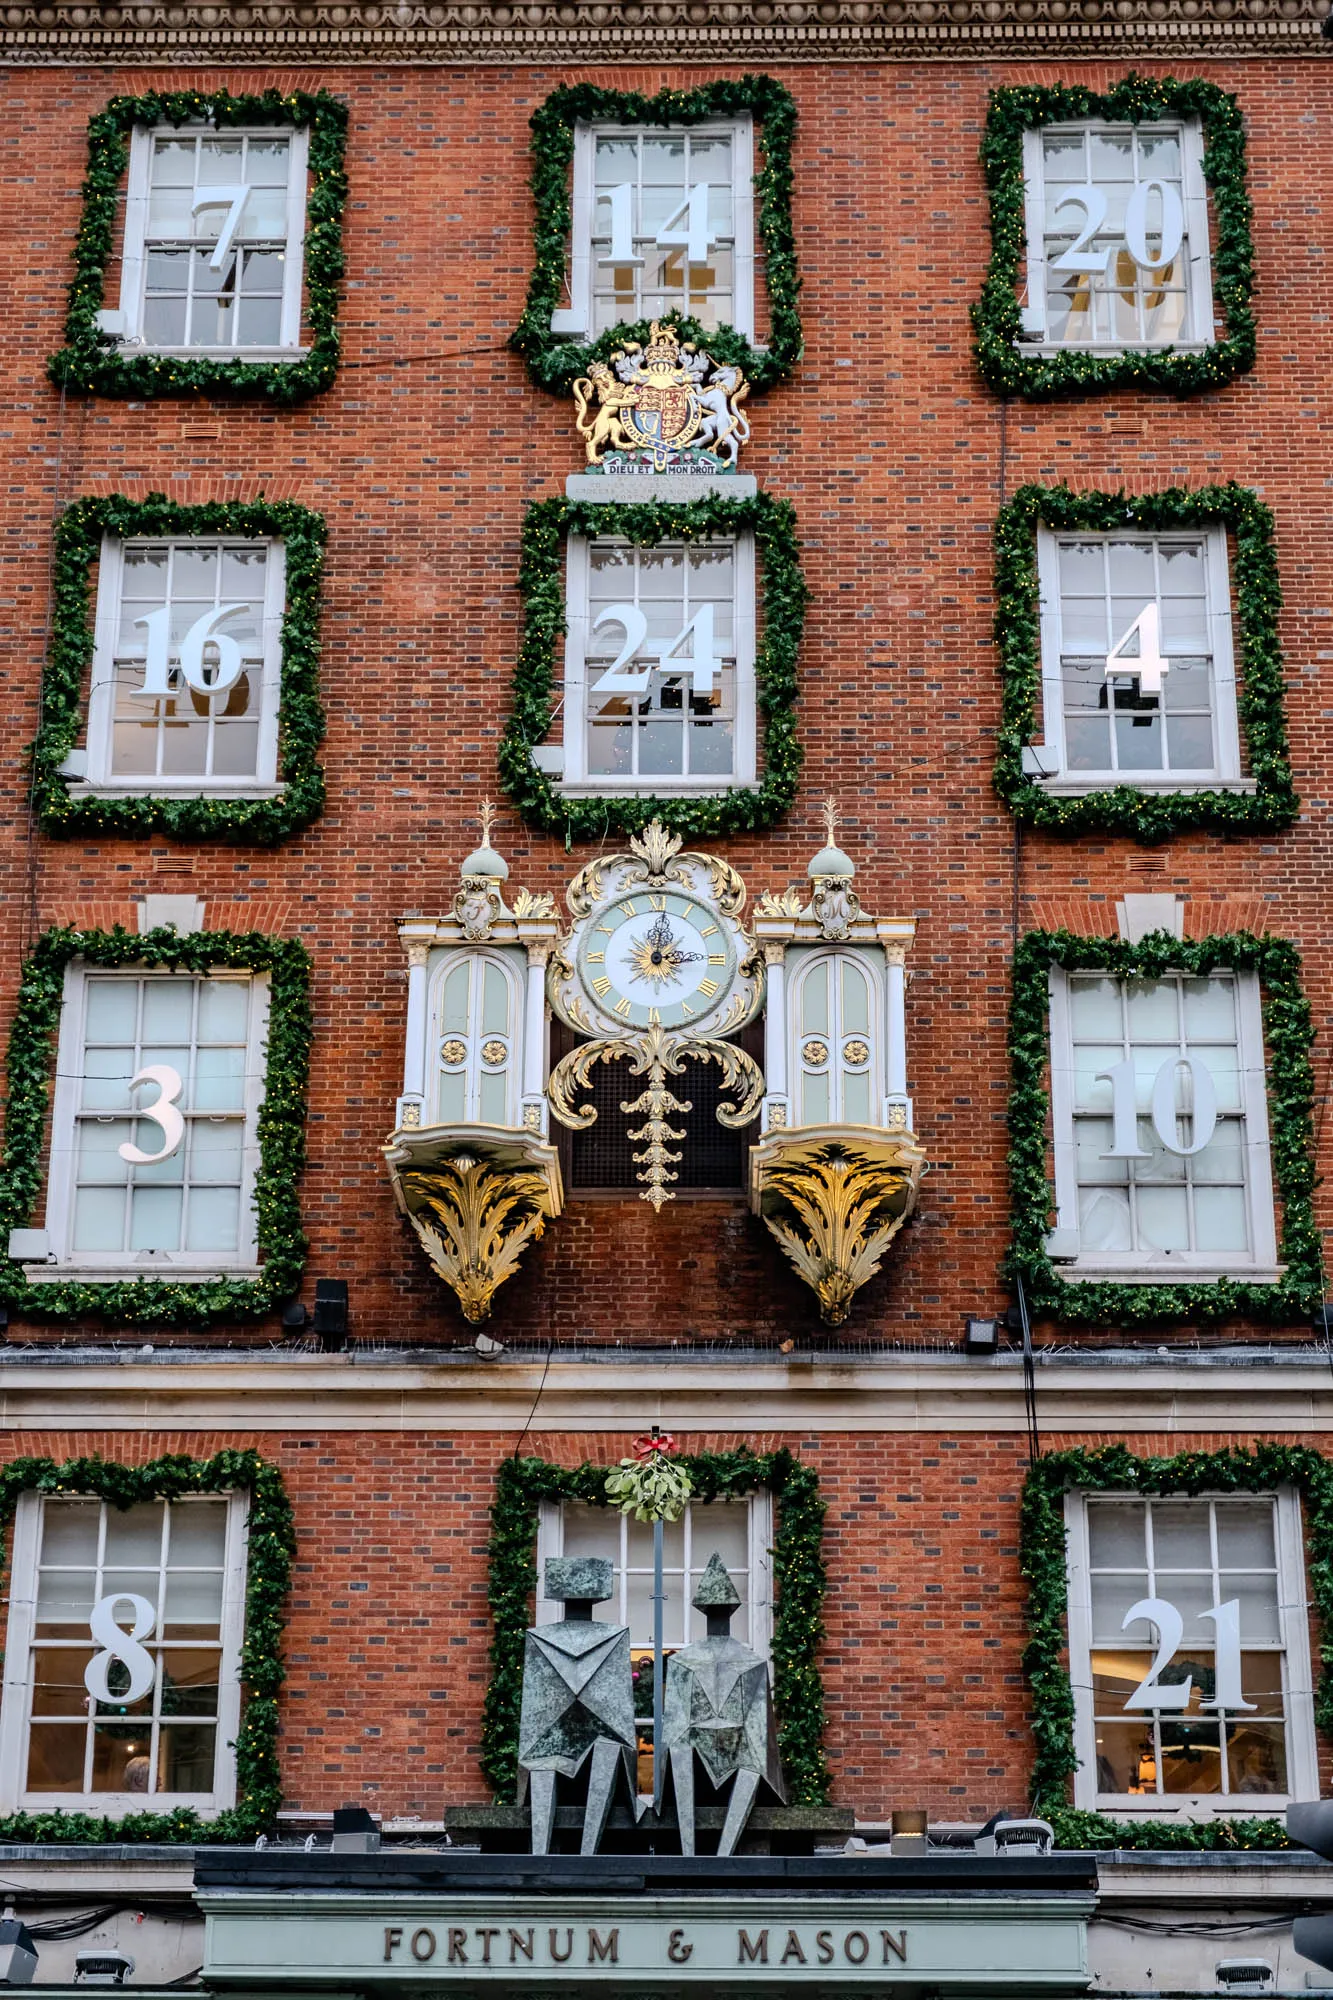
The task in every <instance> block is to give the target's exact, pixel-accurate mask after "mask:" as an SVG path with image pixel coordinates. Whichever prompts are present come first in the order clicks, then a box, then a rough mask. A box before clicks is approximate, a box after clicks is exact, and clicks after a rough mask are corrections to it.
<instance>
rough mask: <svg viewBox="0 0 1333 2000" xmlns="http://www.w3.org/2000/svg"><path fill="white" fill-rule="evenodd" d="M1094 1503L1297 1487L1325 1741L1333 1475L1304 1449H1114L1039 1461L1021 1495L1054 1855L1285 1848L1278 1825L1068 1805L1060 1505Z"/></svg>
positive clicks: (1041, 1757) (1065, 1589)
mask: <svg viewBox="0 0 1333 2000" xmlns="http://www.w3.org/2000/svg"><path fill="white" fill-rule="evenodd" d="M1071 1486H1078V1487H1086V1488H1088V1489H1089V1490H1091V1491H1095V1492H1107V1491H1112V1492H1129V1493H1152V1494H1169V1493H1190V1494H1198V1493H1265V1492H1271V1491H1272V1490H1273V1489H1274V1488H1275V1487H1278V1486H1295V1487H1297V1488H1298V1489H1299V1490H1300V1493H1301V1495H1302V1497H1303V1499H1304V1503H1305V1534H1306V1545H1307V1552H1308V1563H1307V1572H1308V1575H1309V1579H1310V1589H1311V1593H1312V1595H1313V1598H1314V1602H1315V1606H1316V1609H1317V1611H1318V1613H1319V1619H1320V1625H1321V1628H1322V1631H1321V1637H1320V1641H1319V1660H1320V1668H1319V1685H1318V1687H1317V1689H1316V1691H1315V1721H1316V1723H1317V1724H1318V1726H1319V1728H1320V1729H1321V1730H1323V1731H1325V1732H1327V1731H1329V1730H1333V1636H1331V1635H1333V1464H1330V1462H1329V1460H1328V1459H1326V1458H1324V1457H1322V1456H1321V1455H1320V1453H1318V1452H1317V1451H1311V1450H1310V1449H1309V1448H1308V1447H1307V1446H1304V1445H1278V1444H1257V1445H1256V1446H1255V1448H1254V1450H1253V1451H1252V1452H1251V1451H1242V1450H1237V1449H1235V1448H1234V1447H1228V1448H1227V1449H1226V1450H1223V1451H1206V1452H1182V1453H1181V1454H1180V1456H1179V1457H1177V1458H1136V1457H1134V1455H1133V1454H1132V1453H1131V1452H1130V1451H1128V1450H1127V1449H1126V1447H1125V1446H1124V1445H1123V1444H1113V1445H1106V1446H1104V1447H1103V1448H1102V1449H1101V1450H1098V1451H1088V1450H1087V1449H1085V1448H1084V1447H1083V1446H1082V1445H1079V1446H1075V1447H1074V1448H1073V1449H1071V1450H1068V1451H1055V1452H1044V1453H1043V1454H1042V1456H1041V1457H1040V1458H1039V1459H1038V1460H1037V1462H1036V1464H1035V1465H1033V1467H1032V1469H1031V1470H1030V1472H1029V1473H1028V1476H1027V1481H1026V1483H1025V1485H1024V1488H1023V1502H1022V1511H1021V1527H1020V1547H1019V1567H1020V1570H1021V1572H1022V1575H1023V1576H1024V1578H1025V1579H1026V1581H1027V1585H1028V1605H1027V1624H1028V1642H1027V1647H1026V1649H1025V1651H1024V1654H1023V1667H1024V1670H1025V1672H1026V1674H1027V1677H1028V1681H1029V1684H1030V1686H1031V1689H1032V1733H1033V1736H1034V1738H1035V1739H1036V1757H1035V1761H1034V1763H1033V1769H1032V1805H1033V1810H1034V1811H1035V1812H1037V1813H1039V1814H1040V1815H1041V1817H1042V1818H1043V1819H1047V1820H1049V1821H1050V1822H1051V1825H1052V1826H1053V1827H1054V1828H1055V1831H1056V1839H1057V1842H1058V1844H1059V1845H1060V1846H1061V1847H1082V1848H1088V1847H1196V1848H1271V1847H1287V1846H1289V1845H1290V1844H1291V1843H1290V1842H1289V1841H1288V1839H1287V1830H1286V1826H1285V1825H1284V1823H1283V1821H1282V1820H1281V1819H1276V1818H1273V1819H1270V1818H1254V1819H1236V1820H1227V1819H1217V1820H1201V1821H1199V1822H1197V1823H1193V1824H1191V1823H1190V1822H1188V1821H1186V1822H1184V1823H1183V1824H1182V1823H1179V1822H1177V1823H1174V1824H1170V1825H1165V1824H1162V1823H1161V1822H1159V1821H1154V1820H1128V1821H1126V1820H1121V1819H1112V1818H1111V1817H1110V1816H1109V1815H1107V1814H1105V1813H1098V1812H1084V1811H1080V1810H1077V1809H1075V1808H1074V1807H1072V1806H1070V1805H1068V1804H1067V1803H1066V1800H1067V1796H1068V1795H1067V1790H1066V1786H1067V1781H1068V1779H1069V1778H1070V1777H1071V1776H1072V1774H1073V1772H1074V1771H1075V1770H1076V1768H1077V1764H1078V1759H1077V1756H1076V1754H1075V1749H1074V1693H1073V1688H1072V1686H1071V1684H1070V1676H1069V1668H1068V1665H1067V1663H1066V1662H1067V1654H1068V1643H1069V1642H1068V1612H1069V1585H1068V1569H1067V1550H1066V1541H1065V1519H1064V1495H1065V1492H1066V1490H1067V1489H1068V1488H1069V1487H1071Z"/></svg>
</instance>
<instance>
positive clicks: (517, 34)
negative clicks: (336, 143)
mask: <svg viewBox="0 0 1333 2000" xmlns="http://www.w3.org/2000/svg"><path fill="white" fill-rule="evenodd" d="M1327 15H1328V0H668V4H667V5H666V6H661V5H656V4H653V0H594V3H593V4H590V0H580V3H579V4H574V0H530V4H523V0H519V4H509V0H443V4H424V5H423V4H417V0H404V3H403V4H401V5H396V6H395V5H381V4H377V0H312V4H306V0H275V4H272V5H256V6H244V5H241V6H237V5H227V4H205V0H185V4H181V5H166V6H163V5H156V6H151V5H150V6H114V5H113V6H103V7H99V6H87V5H72V4H68V0H66V4H56V5H52V6H40V7H35V6H31V5H26V6H8V7H5V8H4V9H3V53H4V60H5V61H6V62H8V63H10V64H13V65H50V64H75V63H77V64H80V65H87V64H115V65H117V66H119V67H128V66H134V67H137V66H140V65H143V64H146V63H150V64H151V63H162V62H167V63H173V64H174V63H182V62H191V63H211V64H215V65H218V66H225V67H227V68H228V69H233V68H238V67H240V66H243V65H245V66H253V65H255V64H263V65H272V64H275V63H281V64H291V63H309V64H313V65H316V66H318V67H320V68H327V67H330V66H336V65H347V64H375V65H384V64H387V63H578V64H580V65H581V66H582V67H584V68H590V67H593V66H601V65H604V64H607V63H626V62H647V63H652V64H654V65H660V64H663V63H672V64H687V63H688V64H690V65H692V66H697V65H698V64H701V63H745V64H750V65H753V64H756V63H762V64H764V65H770V64H782V63H828V62H837V63H847V62H881V63H882V62H894V61H912V62H917V61H920V60H922V59H923V58H931V57H934V58H936V59H954V60H956V59H958V58H959V57H972V58H973V59H974V60H976V61H977V62H985V63H993V62H1007V61H1023V62H1031V61H1033V60H1036V59H1041V60H1047V59H1050V58H1061V59H1069V60H1075V59H1077V58H1080V57H1082V58H1095V57H1100V58H1110V59H1112V60H1114V61H1115V62H1117V63H1119V62H1125V61H1128V60H1130V59H1142V58H1145V57H1149V58H1150V57H1162V58H1169V59H1172V60H1176V59H1178V58H1180V57H1182V56H1195V57H1197V56H1220V57H1225V58H1226V59H1228V60H1231V59H1234V58H1237V57H1244V56H1273V55H1277V56H1299V55H1304V56H1309V55H1316V54H1333V45H1331V44H1329V43H1328V42H1327V41H1325V40H1324V39H1323V38H1322V34H1321V30H1322V29H1323V27H1324V24H1325V19H1326V17H1327Z"/></svg>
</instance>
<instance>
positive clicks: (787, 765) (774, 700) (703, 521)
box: [499, 493, 808, 846]
mask: <svg viewBox="0 0 1333 2000" xmlns="http://www.w3.org/2000/svg"><path fill="white" fill-rule="evenodd" d="M746 530H749V531H750V532H752V533H753V535H754V538H755V546H756V548H757V550H758V554H759V560H760V564H761V568H762V577H763V581H762V586H761V592H760V595H761V601H762V605H763V620H762V630H761V636H760V640H759V644H758V647H757V649H756V653H755V663H754V672H755V689H756V700H757V703H758V708H759V713H760V716H761V717H762V718H763V744H762V755H763V771H764V774H763V778H762V781H761V782H760V784H759V785H757V786H734V787H733V788H732V789H731V790H729V791H726V792H723V793H721V794H719V795H715V796H714V797H712V798H694V797H688V798H682V797H679V796H676V797H668V798H654V797H651V796H648V795H635V796H634V797H630V798H623V797H622V798H602V797H588V796H586V795H582V794H581V795H580V796H579V797H577V798H566V797H565V796H564V795H563V794H562V793H561V792H560V791H559V789H558V787H557V786H556V785H553V784H552V782H551V780H550V778H549V777H548V776H547V775H546V773H545V772H544V771H539V770H538V769H537V767H536V765H535V764H534V763H533V761H532V746H533V745H534V744H537V743H540V742H541V741H542V740H543V738H544V737H545V735H546V733H547V731H548V730H549V728H550V726H551V722H552V719H553V716H554V713H555V707H554V702H555V694H556V641H557V639H558V638H559V636H560V634H561V633H562V632H563V631H564V630H565V601H564V560H563V546H564V542H565V539H566V537H567V536H569V535H584V536H593V535H620V536H623V537H624V539H625V540H626V541H630V542H633V543H635V544H636V545H637V546H638V547H640V548H649V547H652V546H653V544H654V543H657V542H661V541H668V540H669V541H687V542H695V541H705V540H707V538H708V537H709V536H710V535H719V534H740V533H742V532H744V531H746ZM518 587H519V590H520V591H521V592H522V595H523V600H524V620H523V637H522V641H521V643H520V647H519V655H518V665H517V667H516V669H515V672H514V680H513V697H514V701H513V709H512V712H511V714H510V717H509V721H508V722H507V724H506V725H505V732H504V736H503V738H502V740H501V743H500V756H499V767H500V780H501V783H502V784H503V786H504V788H505V791H506V793H507V794H508V796H509V798H510V799H511V801H512V802H513V804H514V806H515V807H516V808H517V810H518V811H519V812H520V813H521V814H522V815H523V817H524V819H525V820H527V822H528V824H529V825H530V826H535V827H540V828H541V829H542V831H543V832H545V833H558V834H563V835H564V837H565V843H566V845H567V846H568V845H569V844H571V843H572V842H573V841H575V840H600V839H601V838H602V837H603V835H605V834H608V833H638V832H640V831H641V830H642V829H643V828H644V827H645V826H647V824H648V822H649V821H650V820H652V819H660V820H662V821H664V822H665V824H666V825H668V826H670V827H674V828H675V829H676V830H677V832H680V833H684V834H689V835H691V836H694V837H696V838H703V837H705V836H710V835H716V834H729V833H749V832H754V831H756V830H757V829H759V828H761V827H768V826H772V825H773V824H774V823H775V821H777V820H779V819H780V818H781V817H782V815H783V813H785V812H786V811H787V809H788V807H789V806H790V805H791V802H792V800H793V799H794V797H795V796H796V780H797V775H798V773H799V771H800V768H801V748H800V745H799V743H798V742H797V740H796V694H797V683H796V656H797V652H798V651H799V648H800V643H801V631H802V628H803V626H804V623H805V606H806V598H807V595H808V593H807V590H806V585H805V579H804V577H803V576H802V574H801V558H800V544H799V543H798V541H797V539H796V514H795V510H794V509H793V507H792V505H791V503H790V502H789V501H787V500H775V499H773V498H772V496H771V495H769V494H767V493H758V494H756V495H755V496H754V497H753V498H752V499H748V500H735V499H728V498H726V497H725V496H723V495H709V496H708V497H707V498H705V499H702V500H691V501H688V502H686V503H684V504H680V503H676V502H672V501H645V502H637V503H628V504H627V503H625V502H622V501H596V502H586V501H576V500H561V499H554V500H536V501H534V502H533V503H532V504H531V505H530V506H529V508H528V511H527V514H526V516H525V517H524V522H523V542H522V554H521V559H520V563H519V573H518ZM565 726H566V728H567V729H568V728H571V727H575V726H578V718H572V717H570V716H569V715H568V714H567V715H566V719H565Z"/></svg>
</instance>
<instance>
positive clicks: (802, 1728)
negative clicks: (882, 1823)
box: [481, 1445, 829, 1805]
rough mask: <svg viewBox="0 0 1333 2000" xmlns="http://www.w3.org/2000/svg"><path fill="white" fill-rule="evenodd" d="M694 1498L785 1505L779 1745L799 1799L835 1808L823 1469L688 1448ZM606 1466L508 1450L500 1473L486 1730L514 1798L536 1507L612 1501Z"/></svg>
mask: <svg viewBox="0 0 1333 2000" xmlns="http://www.w3.org/2000/svg"><path fill="white" fill-rule="evenodd" d="M676 1463H677V1464H678V1465H680V1466H681V1467H682V1468H683V1469H684V1470H685V1472H687V1473H688V1475H689V1479H690V1485H691V1494H690V1497H691V1499H692V1500H697V1501H709V1500H733V1499H740V1498H741V1497H742V1496H744V1495H745V1494H748V1493H753V1492H754V1491H755V1490H756V1489H757V1488H758V1487H762V1486H767V1487H768V1488H769V1489H770V1490H771V1492H772V1493H773V1496H774V1499H775V1501H776V1503H777V1525H776V1534H775V1536H774V1544H773V1580H774V1584H775V1587H776V1591H777V1603H776V1606H775V1608H774V1613H773V1647H772V1653H771V1658H772V1663H773V1697H774V1702H775V1705H776V1708H777V1712H778V1718H779V1720H778V1748H779V1750H780V1751H781V1753H782V1768H783V1770H784V1772H785V1773H786V1777H787V1784H788V1788H789V1790H790V1793H791V1797H792V1801H793V1803H794V1804H798V1805H825V1804H826V1803H827V1801H828V1791H829V1774H828V1765H827V1762H826V1761H825V1757H824V1750H823V1735H824V1688H823V1683H822V1681H821V1679H820V1673H819V1661H818V1654H819V1646H820V1641H821V1640H822V1639H823V1636H824V1611H823V1606H824V1593H825V1590H826V1588H827V1577H826V1573H825V1569H824V1558H823V1554H822V1549H821V1544H822V1541H823V1533H824V1512H825V1508H824V1502H823V1500H822V1499H821V1498H820V1493H819V1478H818V1475H817V1474H816V1472H815V1471H814V1469H813V1467H811V1466H808V1465H803V1464H802V1463H801V1461H800V1460H799V1459H797V1458H793V1457H792V1455H791V1453H790V1452H789V1451H787V1450H785V1449H783V1450H778V1451H768V1452H753V1451H751V1450H749V1448H748V1447H747V1446H745V1445H741V1446H740V1447H738V1449H737V1450H735V1451H706V1452H698V1453H690V1452H682V1453H681V1454H680V1456H679V1458H678V1459H677V1460H676ZM610 1470H611V1468H610V1467H609V1466H605V1465H587V1464H585V1465H578V1466H572V1467H570V1466H561V1465H551V1464H549V1463H548V1462H547V1460H546V1459H544V1458H508V1459H505V1460H504V1462H503V1463H502V1465H501V1467H500V1470H499V1473H498V1474H497V1476H496V1488H495V1500H494V1503H493V1505H492V1507H491V1536H490V1542H489V1544H488V1546H487V1558H488V1562H489V1581H488V1585H487V1595H488V1598H489V1601H490V1607H491V1617H492V1619H493V1621H494V1625H493V1631H492V1637H491V1680H490V1685H489V1686H488V1688H487V1690H486V1705H485V1711H484V1715H483V1720H482V1732H481V1768H482V1771H483V1773H484V1775H485V1776H486V1778H487V1780H488V1781H489V1783H490V1784H491V1785H492V1786H493V1787H494V1789H495V1792H496V1793H497V1795H498V1796H499V1797H500V1798H502V1799H512V1798H513V1796H514V1785H515V1781H516V1778H517V1775H518V1717H519V1706H520V1703H521V1701H522V1694H523V1635H524V1633H525V1632H526V1630H527V1626H528V1611H529V1606H530V1604H531V1602H532V1598H533V1594H534V1592H535V1590H536V1587H537V1514H538V1509H539V1507H540V1506H541V1503H542V1501H543V1500H553V1501H559V1500H582V1501H585V1502H588V1503H590V1504H591V1505H593V1506H597V1507H604V1506H605V1505H606V1504H607V1499H606V1475H607V1473H608V1471H610Z"/></svg>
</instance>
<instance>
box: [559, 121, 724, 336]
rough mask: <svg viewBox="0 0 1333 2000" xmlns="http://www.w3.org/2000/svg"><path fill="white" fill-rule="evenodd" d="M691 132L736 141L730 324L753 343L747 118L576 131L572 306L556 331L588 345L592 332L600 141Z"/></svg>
mask: <svg viewBox="0 0 1333 2000" xmlns="http://www.w3.org/2000/svg"><path fill="white" fill-rule="evenodd" d="M646 132H649V133H659V132H688V133H689V134H690V135H691V136H692V137H693V138H697V139H709V138H726V139H730V141H731V201H732V215H733V217H734V220H735V237H734V247H733V252H732V255H733V261H734V278H733V284H732V305H733V314H732V318H731V320H730V322H729V324H730V325H732V326H734V327H735V329H736V331H737V333H739V334H743V335H744V337H745V339H746V340H749V341H753V340H754V337H755V336H754V120H753V119H752V118H751V117H750V116H749V115H748V114H747V113H744V112H742V113H739V114H738V115H737V116H736V117H735V118H714V119H709V120H708V121H707V122H706V123H703V124H699V125H680V126H675V125H663V126H658V125H642V124H628V125H620V124H615V123H606V124H591V123H587V124H585V123H580V124H577V125H576V126H575V127H574V169H573V187H572V202H571V208H572V228H571V231H570V257H569V304H568V305H567V306H562V307H559V308H557V310H556V311H555V312H554V313H552V315H551V331H552V332H553V333H563V334H567V335H574V336H576V337H582V338H584V339H588V338H590V337H591V332H592V310H593V300H592V293H593V265H592V231H593V222H594V219H595V214H596V178H595V176H596V159H597V143H596V142H597V140H598V139H599V138H602V139H606V138H612V139H619V138H627V139H639V138H641V137H642V136H643V134H644V133H646Z"/></svg>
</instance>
